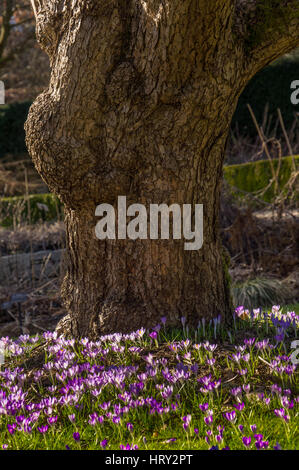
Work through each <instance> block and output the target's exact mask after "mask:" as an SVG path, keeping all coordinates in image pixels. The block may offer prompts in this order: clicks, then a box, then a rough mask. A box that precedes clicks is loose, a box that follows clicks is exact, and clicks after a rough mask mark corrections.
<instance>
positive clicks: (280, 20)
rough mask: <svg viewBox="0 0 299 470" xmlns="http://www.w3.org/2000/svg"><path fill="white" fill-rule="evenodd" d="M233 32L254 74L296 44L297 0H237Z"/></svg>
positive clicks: (298, 33)
mask: <svg viewBox="0 0 299 470" xmlns="http://www.w3.org/2000/svg"><path fill="white" fill-rule="evenodd" d="M234 33H235V34H236V42H238V44H239V47H243V48H244V55H245V69H246V71H247V72H250V74H251V75H254V74H256V73H257V72H258V71H259V70H260V69H261V68H263V67H264V66H266V65H267V64H269V63H270V62H272V61H274V60H275V59H277V58H278V57H280V56H282V55H283V54H286V53H287V52H290V51H291V50H293V49H295V48H296V47H297V46H298V45H299V1H298V0H236V7H235V20H234ZM240 39H241V41H240Z"/></svg>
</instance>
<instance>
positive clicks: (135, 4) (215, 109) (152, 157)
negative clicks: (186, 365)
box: [26, 0, 291, 336]
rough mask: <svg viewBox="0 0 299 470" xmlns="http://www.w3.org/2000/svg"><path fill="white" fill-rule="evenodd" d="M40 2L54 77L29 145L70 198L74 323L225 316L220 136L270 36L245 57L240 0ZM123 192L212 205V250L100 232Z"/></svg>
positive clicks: (132, 324) (80, 328)
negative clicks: (103, 208)
mask: <svg viewBox="0 0 299 470" xmlns="http://www.w3.org/2000/svg"><path fill="white" fill-rule="evenodd" d="M40 3H42V4H43V5H42V8H40V10H38V9H37V33H38V38H39V40H40V42H41V44H42V45H43V47H44V48H45V49H46V50H47V52H48V54H49V56H50V59H51V66H52V75H51V81H50V85H49V88H48V90H46V91H45V92H44V93H43V94H42V95H41V96H40V97H39V98H38V99H37V100H36V102H35V103H34V104H33V106H32V108H31V111H30V115H29V118H28V121H27V124H26V131H27V143H28V147H29V150H30V153H31V155H32V158H33V161H34V163H35V165H36V167H37V169H38V171H39V172H40V174H41V175H42V177H43V178H44V180H45V181H46V183H47V184H48V185H49V187H50V189H51V190H53V191H54V192H55V193H56V194H58V195H59V197H60V198H61V200H62V201H63V202H64V204H65V212H66V226H67V242H68V253H69V265H68V270H67V275H66V278H65V280H64V283H63V288H62V293H63V296H64V299H65V302H66V306H67V309H68V312H69V320H70V321H69V323H70V327H71V331H72V333H73V334H75V335H77V336H82V335H98V334H102V333H110V332H115V331H126V332H127V331H132V330H134V329H137V328H139V327H141V326H144V327H153V326H155V325H156V324H157V323H158V322H159V321H160V319H161V317H162V316H167V317H168V320H169V324H172V325H175V324H178V323H179V320H180V317H182V316H185V317H187V320H188V322H189V324H192V325H194V326H197V324H198V321H199V319H200V318H201V317H205V318H206V319H210V318H213V317H215V316H217V315H219V314H220V315H222V317H224V318H226V317H228V316H229V314H230V313H231V309H232V306H231V302H230V294H229V285H228V279H227V269H226V266H225V263H224V255H223V252H222V248H221V242H220V238H219V227H218V225H219V221H218V215H219V197H220V184H221V177H222V164H223V158H224V151H225V143H226V140H227V135H228V131H229V125H230V122H231V118H232V115H233V112H234V109H235V107H236V104H237V100H238V97H239V95H240V93H241V92H242V90H243V88H244V86H245V85H246V83H247V81H248V80H249V79H250V77H251V76H252V75H253V74H254V73H255V72H256V71H257V70H258V69H259V68H260V67H261V66H262V65H264V64H265V63H266V62H267V60H270V59H269V56H270V55H271V54H272V55H273V50H272V49H271V53H270V52H268V56H267V54H265V52H264V50H265V47H264V46H261V48H262V49H263V54H264V55H263V59H262V60H261V61H260V62H259V63H258V62H257V61H256V60H255V61H254V63H248V64H247V65H246V67H245V65H244V63H245V52H244V44H243V45H240V43H239V42H238V41H236V38H235V35H236V34H237V33H236V31H237V32H238V30H239V29H240V28H239V26H238V25H235V15H236V12H237V11H238V9H237V8H235V5H234V2H232V1H223V0H221V1H220V0H211V1H209V2H207V1H206V0H202V1H200V0H198V1H195V0H186V1H184V2H182V1H181V0H180V1H177V0H172V2H170V3H168V2H163V1H158V0H148V1H141V0H128V1H127V2H123V1H117V0H111V1H109V2H98V1H95V0H94V1H88V0H77V1H75V2H72V7H71V6H66V7H64V8H63V6H64V3H65V2H64V1H63V0H55V1H53V2H51V5H50V6H48V5H46V3H45V1H44V2H43V1H39V5H40ZM241 3H242V5H243V3H244V2H241ZM249 3H250V4H252V2H251V1H250V2H249ZM242 8H243V7H242ZM250 11H251V10H250ZM241 12H242V15H243V16H244V15H245V17H246V14H245V13H246V12H245V13H244V9H243V10H242V9H241ZM240 15H241V14H240ZM242 15H241V17H242ZM242 18H243V17H242ZM238 28H239V29H238ZM241 31H243V29H242V28H241ZM240 34H241V33H240ZM242 34H244V33H242ZM277 47H278V46H277ZM279 47H280V49H279V51H282V52H283V47H284V48H285V49H288V48H291V46H290V43H288V46H286V45H285V44H284V45H283V46H282V45H279ZM254 52H256V50H254ZM275 53H276V54H278V52H277V51H276V52H275ZM271 58H272V56H271ZM273 58H274V57H273ZM246 60H247V58H246ZM118 196H126V197H127V204H128V205H129V204H131V203H141V204H144V205H145V206H146V207H147V208H149V204H153V203H155V204H162V203H165V204H168V205H170V204H173V203H177V204H180V205H182V204H192V206H193V207H194V205H195V204H203V210H204V243H203V247H202V248H201V249H200V250H196V251H186V250H184V241H185V240H183V239H182V240H135V241H133V240H128V239H127V240H118V239H116V240H104V241H100V240H98V239H97V238H96V235H95V226H96V223H97V218H96V217H95V208H96V206H97V205H98V204H101V203H109V204H111V205H113V206H114V207H115V209H116V208H117V199H118Z"/></svg>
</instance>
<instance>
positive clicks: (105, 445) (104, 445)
mask: <svg viewBox="0 0 299 470" xmlns="http://www.w3.org/2000/svg"><path fill="white" fill-rule="evenodd" d="M107 444H108V439H104V440H103V441H101V443H100V445H101V447H103V449H105V448H106V447H107Z"/></svg>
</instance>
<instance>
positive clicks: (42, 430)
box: [37, 424, 49, 434]
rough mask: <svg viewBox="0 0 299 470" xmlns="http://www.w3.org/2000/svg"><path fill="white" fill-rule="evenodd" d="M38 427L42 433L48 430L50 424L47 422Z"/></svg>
mask: <svg viewBox="0 0 299 470" xmlns="http://www.w3.org/2000/svg"><path fill="white" fill-rule="evenodd" d="M37 429H38V431H39V432H40V433H41V434H45V433H46V432H47V431H48V429H49V426H48V425H47V424H46V425H45V426H40V427H38V428H37Z"/></svg>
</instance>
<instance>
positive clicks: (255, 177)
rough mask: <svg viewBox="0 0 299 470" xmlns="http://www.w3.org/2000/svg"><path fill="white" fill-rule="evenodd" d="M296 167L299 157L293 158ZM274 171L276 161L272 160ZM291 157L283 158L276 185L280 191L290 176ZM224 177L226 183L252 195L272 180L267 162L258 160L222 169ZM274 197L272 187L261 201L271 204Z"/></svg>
mask: <svg viewBox="0 0 299 470" xmlns="http://www.w3.org/2000/svg"><path fill="white" fill-rule="evenodd" d="M295 161H296V163H297V165H298V163H299V155H296V156H295ZM272 162H273V166H274V169H275V170H276V169H277V165H278V159H273V160H272ZM291 171H292V157H283V158H282V162H281V168H280V171H279V177H278V183H279V188H280V189H282V188H283V187H284V185H285V184H286V183H287V181H288V180H289V178H290V176H291ZM224 177H225V179H226V181H227V182H228V183H229V184H230V185H232V186H235V187H237V188H239V189H241V190H243V191H246V192H249V193H254V192H256V191H259V190H261V189H263V188H265V187H266V186H267V185H268V184H269V181H270V180H271V178H272V173H271V168H270V163H269V160H259V161H257V162H250V163H242V164H239V165H229V166H225V167H224ZM273 196H274V185H273V184H272V186H271V187H270V188H269V189H268V190H267V191H266V193H265V194H264V195H263V196H262V199H263V200H264V201H266V202H271V201H272V199H273Z"/></svg>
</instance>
